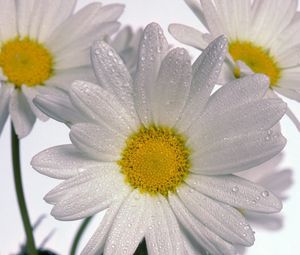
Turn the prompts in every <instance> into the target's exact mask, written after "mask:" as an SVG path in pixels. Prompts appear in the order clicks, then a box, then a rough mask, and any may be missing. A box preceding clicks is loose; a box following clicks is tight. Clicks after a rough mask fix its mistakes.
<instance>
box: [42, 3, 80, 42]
mask: <svg viewBox="0 0 300 255" xmlns="http://www.w3.org/2000/svg"><path fill="white" fill-rule="evenodd" d="M46 1H47V0H46ZM76 2H77V1H76V0H68V1H64V0H48V2H44V1H43V2H42V4H43V5H44V6H46V7H47V11H45V12H44V15H43V18H42V21H41V24H40V27H39V34H38V39H39V41H40V42H44V41H45V40H46V39H47V38H48V37H49V36H50V35H51V33H52V32H53V31H54V30H55V29H56V27H57V26H59V25H60V24H62V23H63V22H64V21H65V20H66V19H67V18H68V17H70V16H71V15H72V13H73V11H74V9H75V5H76Z"/></svg>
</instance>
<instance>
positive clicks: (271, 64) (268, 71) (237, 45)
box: [229, 41, 281, 86]
mask: <svg viewBox="0 0 300 255" xmlns="http://www.w3.org/2000/svg"><path fill="white" fill-rule="evenodd" d="M229 53H230V55H231V56H232V58H233V59H234V60H235V61H237V60H241V61H243V62H244V63H245V64H247V65H248V66H249V67H250V68H251V69H252V71H253V72H255V73H263V74H265V75H267V76H269V78H270V84H271V86H276V84H277V82H278V80H279V79H280V77H281V69H280V68H279V66H278V63H277V62H276V60H275V59H274V57H273V56H272V55H271V54H270V53H269V52H268V51H267V50H265V49H264V48H262V47H260V46H256V45H254V44H253V43H251V42H247V41H245V42H243V41H234V42H231V43H229ZM234 74H235V76H236V77H240V70H239V68H238V67H237V68H236V69H235V72H234Z"/></svg>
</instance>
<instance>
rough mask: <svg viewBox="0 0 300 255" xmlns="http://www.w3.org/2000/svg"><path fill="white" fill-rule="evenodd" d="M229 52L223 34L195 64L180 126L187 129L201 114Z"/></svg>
mask: <svg viewBox="0 0 300 255" xmlns="http://www.w3.org/2000/svg"><path fill="white" fill-rule="evenodd" d="M226 52H227V40H226V39H225V37H223V36H221V37H219V38H217V39H216V40H215V41H213V42H212V43H211V44H210V45H209V46H208V47H207V48H206V49H205V50H204V51H203V53H202V54H201V55H200V56H199V57H198V59H197V60H196V61H195V63H194V64H193V79H192V84H191V88H190V94H189V98H188V101H187V104H186V107H185V109H184V111H183V114H182V120H181V121H180V122H178V125H177V126H178V128H179V129H181V130H185V129H186V128H188V127H189V125H190V124H191V123H192V122H193V121H194V119H196V118H197V117H198V116H199V114H201V112H202V109H203V107H204V105H205V104H206V102H207V101H208V99H209V96H210V94H211V92H212V90H213V88H214V86H215V84H216V83H217V80H218V76H219V74H220V71H221V68H222V64H223V61H224V58H225V54H226Z"/></svg>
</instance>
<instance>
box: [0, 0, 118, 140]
mask: <svg viewBox="0 0 300 255" xmlns="http://www.w3.org/2000/svg"><path fill="white" fill-rule="evenodd" d="M76 3H77V1H76V0H47V1H42V0H37V1H29V0H22V1H15V0H0V5H1V10H0V24H1V28H0V35H1V37H0V83H1V87H0V132H1V131H2V128H3V126H4V124H5V122H6V119H7V117H8V114H10V116H11V119H12V122H13V124H14V128H15V130H16V132H17V134H18V136H19V137H20V138H22V137H24V136H26V135H27V134H28V133H29V132H30V131H31V129H32V127H33V124H34V122H35V120H36V117H37V118H39V119H41V120H43V121H45V120H47V118H48V117H47V116H46V115H45V114H43V113H42V112H41V111H40V110H39V109H38V108H37V107H36V106H35V105H34V104H33V102H32V100H33V98H34V97H35V96H37V95H39V94H55V95H56V94H57V93H59V91H60V89H63V90H68V87H69V84H70V82H72V81H74V80H75V79H85V80H89V81H94V80H95V77H94V74H93V71H92V69H91V67H90V58H89V48H90V46H91V44H92V42H93V41H94V40H95V39H96V38H104V37H105V36H107V35H111V34H112V33H113V32H115V31H116V30H117V29H118V28H119V23H118V22H116V20H117V19H118V17H119V16H120V15H121V13H122V11H123V6H122V5H118V4H114V5H107V6H101V4H100V3H93V4H90V5H87V6H86V7H85V8H83V9H81V10H79V11H78V12H77V13H74V8H75V5H76Z"/></svg>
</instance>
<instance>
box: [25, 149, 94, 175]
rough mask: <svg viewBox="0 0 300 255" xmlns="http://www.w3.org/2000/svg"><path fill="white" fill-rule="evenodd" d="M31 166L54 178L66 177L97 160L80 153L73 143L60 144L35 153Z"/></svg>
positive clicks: (88, 166) (82, 169)
mask: <svg viewBox="0 0 300 255" xmlns="http://www.w3.org/2000/svg"><path fill="white" fill-rule="evenodd" d="M31 165H32V167H33V168H34V169H35V170H37V171H38V172H39V173H41V174H44V175H47V176H49V177H52V178H56V179H68V178H71V177H74V176H76V175H78V174H79V173H81V172H83V171H85V170H86V169H88V168H90V167H92V166H95V165H99V162H97V161H94V160H91V159H89V158H88V157H86V156H84V155H82V154H81V153H80V152H79V151H78V150H77V149H76V148H75V147H74V146H73V145H71V144H70V145H60V146H55V147H52V148H49V149H47V150H44V151H42V152H40V153H39V154H37V155H35V156H34V157H33V158H32V160H31Z"/></svg>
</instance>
